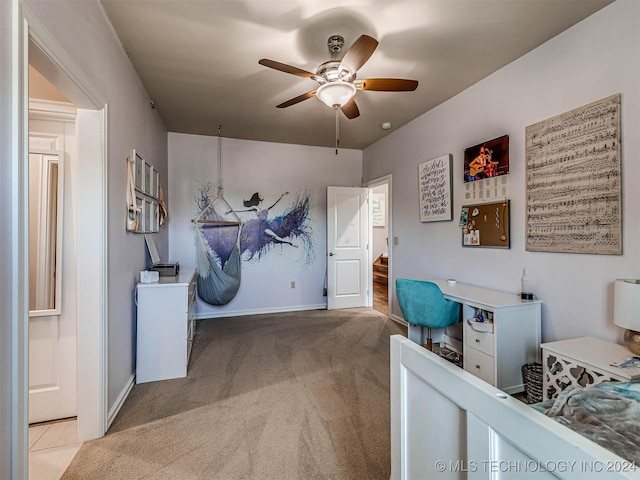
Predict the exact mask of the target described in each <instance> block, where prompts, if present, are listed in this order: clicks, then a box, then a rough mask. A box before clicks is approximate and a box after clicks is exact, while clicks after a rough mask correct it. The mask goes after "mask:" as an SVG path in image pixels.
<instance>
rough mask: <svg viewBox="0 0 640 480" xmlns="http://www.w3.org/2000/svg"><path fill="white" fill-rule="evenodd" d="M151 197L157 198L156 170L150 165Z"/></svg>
mask: <svg viewBox="0 0 640 480" xmlns="http://www.w3.org/2000/svg"><path fill="white" fill-rule="evenodd" d="M150 195H151V196H152V197H153V198H158V171H157V170H156V169H155V168H154V167H151V193H150Z"/></svg>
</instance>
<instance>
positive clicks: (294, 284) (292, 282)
mask: <svg viewBox="0 0 640 480" xmlns="http://www.w3.org/2000/svg"><path fill="white" fill-rule="evenodd" d="M291 288H296V282H295V280H291Z"/></svg>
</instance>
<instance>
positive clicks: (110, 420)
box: [106, 373, 136, 430]
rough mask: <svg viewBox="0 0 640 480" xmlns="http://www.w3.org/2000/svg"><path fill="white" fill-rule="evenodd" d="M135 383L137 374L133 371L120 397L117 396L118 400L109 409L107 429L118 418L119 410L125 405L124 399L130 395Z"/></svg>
mask: <svg viewBox="0 0 640 480" xmlns="http://www.w3.org/2000/svg"><path fill="white" fill-rule="evenodd" d="M135 384H136V374H135V373H133V374H131V377H129V380H128V381H127V384H126V385H125V386H124V388H123V389H122V391H121V392H120V395H118V398H116V401H115V403H114V404H113V407H111V409H109V413H108V414H107V428H106V429H107V430H109V427H110V426H111V424H112V423H113V421H114V420H115V419H116V415H118V412H119V411H120V409H121V408H122V405H124V401H125V400H126V399H127V397H128V396H129V393H131V390H132V389H133V386H134V385H135Z"/></svg>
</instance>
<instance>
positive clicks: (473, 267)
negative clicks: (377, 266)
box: [363, 0, 640, 341]
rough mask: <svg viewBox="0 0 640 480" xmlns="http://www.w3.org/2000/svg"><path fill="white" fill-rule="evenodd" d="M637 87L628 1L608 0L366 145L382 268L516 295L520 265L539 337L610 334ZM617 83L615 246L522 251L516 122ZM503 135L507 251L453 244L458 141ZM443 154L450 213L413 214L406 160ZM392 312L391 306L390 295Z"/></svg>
mask: <svg viewBox="0 0 640 480" xmlns="http://www.w3.org/2000/svg"><path fill="white" fill-rule="evenodd" d="M639 85H640V3H639V2H637V1H631V0H619V1H617V2H615V3H614V4H612V5H610V6H608V7H606V8H604V9H603V10H601V11H600V12H598V13H596V14H595V15H593V16H591V17H589V18H587V19H586V20H584V21H583V22H581V23H580V24H578V25H576V26H574V27H573V28H571V29H569V30H567V31H565V32H564V33H562V34H560V35H558V36H557V37H555V38H553V39H552V40H550V41H549V42H547V43H546V44H544V45H542V46H541V47H539V48H537V49H536V50H534V51H533V52H531V53H529V54H527V55H525V56H524V57H521V58H520V59H518V60H516V61H515V62H513V63H512V64H510V65H508V66H506V67H504V68H503V69H501V70H500V71H498V72H496V73H494V74H493V75H491V76H489V77H488V78H486V79H484V80H483V81H481V82H479V83H477V84H476V85H474V86H473V87H471V88H469V89H467V90H466V91H464V92H462V93H460V94H459V95H457V96H456V97H454V98H453V99H451V100H449V101H447V102H446V103H444V104H441V105H440V106H438V107H437V108H435V109H433V110H432V111H430V112H427V113H425V114H424V115H422V116H421V117H419V118H418V119H416V120H414V121H413V122H411V123H410V124H408V125H406V126H404V127H403V128H401V129H399V130H398V131H396V132H394V133H393V134H391V135H389V136H387V137H385V138H384V139H382V140H381V141H379V142H377V143H376V144H374V145H372V146H370V147H369V148H367V149H366V150H365V151H364V160H363V161H364V177H365V181H366V180H368V179H374V178H378V177H381V176H383V175H386V174H389V173H392V174H393V183H394V185H393V203H392V208H393V232H394V233H393V234H394V236H397V237H398V240H399V244H398V245H397V246H395V247H393V248H394V250H393V274H394V277H413V278H456V279H457V280H459V281H460V282H465V283H469V284H475V285H483V286H486V287H489V288H494V289H499V290H504V291H509V292H513V293H518V292H519V291H520V279H521V276H522V270H523V268H524V267H526V268H527V272H530V276H531V279H532V287H533V290H534V293H536V294H537V295H538V297H539V298H541V299H542V300H543V302H544V305H543V325H542V338H543V341H551V340H556V339H564V338H570V337H579V336H583V335H591V336H595V337H600V338H603V339H607V340H620V338H621V334H622V331H621V329H620V328H618V327H616V326H614V325H613V323H612V308H613V306H612V305H613V304H612V295H613V285H612V282H613V281H614V279H616V278H621V277H631V278H638V277H640V268H639V267H640V249H638V247H637V243H638V241H639V240H640V215H639V214H638V209H637V206H638V205H639V204H640V190H638V188H637V179H638V176H639V175H640V162H639V158H640V136H639V135H638V132H639V131H640V118H639V117H640V97H639V95H640V91H639V90H640V89H639V87H638V86H639ZM419 88H420V87H419ZM421 88H428V85H427V86H422V87H421ZM618 92H620V93H622V170H623V235H624V239H623V255H622V256H612V255H582V254H580V255H578V254H572V255H569V254H560V253H539V252H527V251H525V238H524V234H525V149H524V132H525V127H526V126H527V125H531V124H533V123H536V122H539V121H541V120H545V119H547V118H550V117H553V116H555V115H558V114H561V113H564V112H566V111H569V110H572V109H574V108H576V107H580V106H582V105H585V104H588V103H591V102H594V101H596V100H600V99H602V98H605V97H608V96H610V95H612V94H615V93H618ZM504 134H508V135H509V136H510V173H509V175H508V177H509V178H508V180H509V198H510V200H511V249H510V250H498V249H482V250H479V249H471V248H463V247H461V246H460V243H461V242H460V230H459V229H458V227H457V225H458V222H457V216H458V215H459V213H460V207H461V206H462V205H463V203H465V201H464V195H463V193H464V192H463V180H462V178H463V174H462V162H463V152H464V149H465V148H466V147H469V146H472V145H476V144H478V143H480V142H482V141H484V140H489V139H492V138H495V137H498V136H500V135H504ZM446 153H451V154H453V159H454V169H453V178H454V220H453V221H452V222H437V223H427V224H421V223H420V222H418V220H417V218H418V213H417V208H418V184H417V183H418V182H417V180H416V170H417V165H418V164H419V163H420V162H423V161H425V160H428V159H431V158H435V157H438V156H440V155H443V154H446ZM467 203H468V202H467ZM393 314H394V315H397V316H401V312H400V310H399V307H398V304H397V302H395V301H394V305H393Z"/></svg>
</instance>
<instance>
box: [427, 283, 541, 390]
mask: <svg viewBox="0 0 640 480" xmlns="http://www.w3.org/2000/svg"><path fill="white" fill-rule="evenodd" d="M432 281H433V282H434V283H435V284H437V285H438V286H439V287H440V290H442V293H443V295H444V296H445V298H446V299H447V300H453V301H454V302H458V303H460V304H462V320H463V322H464V326H463V350H462V355H463V367H464V369H465V370H466V371H468V372H470V373H472V374H473V375H475V376H476V377H479V378H481V379H483V380H484V381H486V382H487V383H490V384H491V385H493V386H495V387H497V388H499V389H501V390H503V391H505V392H507V393H516V392H520V391H522V390H524V383H523V380H522V366H523V365H524V364H526V363H532V362H539V361H540V322H541V306H542V302H541V301H540V300H531V301H525V300H521V299H520V296H519V295H515V294H512V293H506V292H501V291H498V290H491V289H488V288H482V287H476V286H473V285H465V284H461V283H455V284H451V283H449V282H447V280H432ZM479 311H482V315H483V318H484V319H485V321H484V322H477V321H474V319H475V318H476V317H477V315H478V312H479ZM489 320H491V321H489Z"/></svg>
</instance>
